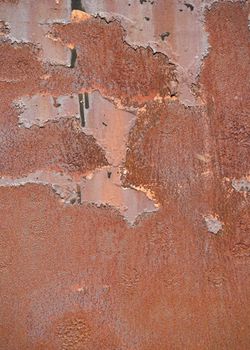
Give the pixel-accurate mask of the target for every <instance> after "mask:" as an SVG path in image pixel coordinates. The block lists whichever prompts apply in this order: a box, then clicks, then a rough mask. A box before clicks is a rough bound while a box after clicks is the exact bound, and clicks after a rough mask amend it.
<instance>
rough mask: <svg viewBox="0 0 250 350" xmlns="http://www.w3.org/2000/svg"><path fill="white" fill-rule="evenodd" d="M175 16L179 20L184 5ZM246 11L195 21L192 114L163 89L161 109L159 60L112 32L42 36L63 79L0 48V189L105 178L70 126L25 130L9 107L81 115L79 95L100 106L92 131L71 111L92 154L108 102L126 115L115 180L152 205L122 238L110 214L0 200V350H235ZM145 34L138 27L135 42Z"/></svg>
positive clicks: (24, 194) (31, 197)
mask: <svg viewBox="0 0 250 350" xmlns="http://www.w3.org/2000/svg"><path fill="white" fill-rule="evenodd" d="M108 2H109V1H108ZM141 2H142V3H145V1H141ZM0 3H1V1H0ZM59 3H60V1H59ZM74 3H75V6H76V2H74ZM77 3H78V7H79V2H77ZM129 3H130V2H127V1H126V2H124V6H129ZM193 3H194V5H195V4H196V2H195V1H194V2H192V4H193ZM181 4H182V5H181V6H180V9H183V8H186V9H187V11H189V12H190V13H189V12H188V13H189V15H191V13H192V10H191V9H190V5H191V3H190V4H189V3H186V5H185V4H184V2H181ZM188 5H189V7H187V6H188ZM11 6H12V5H11ZM69 6H70V4H69ZM141 7H142V9H143V8H144V6H141ZM14 9H15V5H14V4H13V11H14ZM248 10H249V5H248V3H247V2H246V1H239V2H237V1H235V2H234V3H233V2H231V1H220V2H218V3H216V4H214V5H213V6H212V7H211V9H210V10H209V11H206V14H205V19H204V25H205V30H206V31H207V32H208V34H209V43H210V51H209V54H208V56H207V57H206V58H205V59H204V60H203V64H202V66H201V71H200V76H199V79H198V80H199V82H198V83H197V85H196V86H194V90H195V92H196V95H197V98H199V99H200V101H202V104H200V105H199V107H190V108H186V107H185V106H183V105H182V104H181V103H180V100H179V98H178V86H177V94H176V95H175V96H169V87H170V86H171V83H170V82H171V81H172V79H173V80H175V75H173V68H174V67H172V66H171V65H169V61H168V58H167V57H165V56H164V55H159V54H155V55H153V54H152V50H151V49H150V48H148V49H143V48H139V49H136V50H135V49H133V48H131V47H130V46H129V45H127V44H126V43H125V42H124V41H123V35H124V32H123V30H122V28H121V26H120V25H119V24H118V23H117V22H111V23H106V21H105V20H101V19H100V18H92V17H90V18H89V19H87V20H85V21H83V22H80V23H78V24H76V23H68V24H67V25H62V24H60V25H57V26H56V27H54V28H53V29H52V28H51V30H52V32H53V34H54V35H57V38H58V39H59V41H60V40H62V42H64V44H66V43H67V44H74V45H75V47H76V51H77V59H76V64H75V67H72V68H69V67H62V66H51V65H49V64H44V63H42V62H41V61H40V60H39V59H38V57H39V56H38V52H37V48H34V46H33V45H31V44H29V45H27V44H24V43H21V44H11V43H10V42H4V43H1V45H0V60H1V62H2V63H1V65H0V88H1V94H0V141H1V147H0V176H1V177H3V176H4V177H8V178H9V177H13V179H17V178H19V177H21V176H26V175H27V174H29V173H32V174H34V173H36V172H38V171H44V172H45V171H46V174H47V173H50V172H51V174H54V175H55V172H60V173H61V174H62V175H64V176H66V175H67V176H68V175H69V176H71V177H72V179H73V180H72V181H74V178H77V177H78V176H84V175H86V174H88V175H87V176H88V178H89V179H90V180H91V179H93V178H94V176H93V174H94V172H95V171H96V169H99V168H101V170H100V171H104V170H105V171H106V168H104V166H106V167H109V166H112V165H107V160H106V157H105V151H104V149H102V147H101V146H100V145H98V142H97V141H98V140H96V139H95V138H94V137H93V136H88V135H86V134H85V133H84V127H82V126H81V125H80V120H79V119H77V118H76V117H75V116H72V118H70V119H63V118H60V119H59V120H54V121H52V120H50V121H49V122H47V123H45V125H44V127H42V128H40V127H38V126H36V125H35V126H34V125H33V126H32V127H31V128H30V129H28V128H25V127H24V126H19V125H18V114H19V109H18V108H20V106H15V105H14V104H13V102H14V101H16V100H19V98H22V97H23V96H27V95H28V96H35V95H39V94H45V95H48V96H52V97H57V96H64V95H70V94H73V93H75V94H76V93H77V94H82V97H81V98H80V100H81V99H83V100H84V98H85V95H84V92H86V91H85V88H88V90H92V89H99V90H100V92H101V93H102V94H103V96H104V97H108V98H109V99H110V101H112V100H115V102H116V106H115V105H113V107H114V108H110V111H111V112H112V115H111V116H110V115H109V116H108V117H107V118H105V119H104V116H103V114H102V113H104V112H103V110H102V111H100V110H99V109H97V111H95V106H96V105H95V104H94V102H93V105H91V108H89V107H88V106H87V104H88V103H87V102H86V101H84V112H86V107H87V109H88V108H89V110H91V113H90V114H89V115H90V116H92V115H93V116H94V117H95V118H97V121H98V122H99V121H100V122H101V123H100V124H101V125H102V128H103V129H102V130H104V131H103V134H101V136H100V139H102V138H101V137H105V136H107V134H105V127H106V126H105V123H106V122H110V121H112V122H113V123H114V125H115V127H114V130H119V131H120V134H122V130H120V129H119V128H120V127H121V122H120V120H118V119H117V124H116V123H115V108H118V107H117V106H120V102H122V104H123V108H125V109H126V108H127V109H129V108H130V109H131V106H133V105H134V106H137V107H138V106H139V107H140V108H138V109H134V110H133V113H135V115H136V120H135V126H134V127H133V128H132V129H131V130H130V134H129V137H128V142H127V151H126V159H125V163H124V164H123V163H122V162H121V164H120V168H121V169H120V170H121V174H122V176H121V180H122V181H123V185H124V186H130V187H132V188H133V189H134V190H136V191H142V192H143V193H145V195H146V194H147V196H148V198H154V199H155V200H156V201H157V203H158V204H159V207H158V210H157V211H156V212H148V213H144V214H143V215H141V216H140V217H138V219H137V221H136V223H135V224H134V225H133V226H131V225H128V223H127V222H126V220H125V219H124V217H123V216H122V215H121V214H120V212H119V211H118V210H117V208H116V207H113V206H111V205H99V206H97V205H95V204H93V203H85V204H81V205H80V204H79V203H75V204H74V205H70V204H67V203H65V202H64V201H63V200H60V199H59V198H58V196H57V195H56V194H55V192H53V191H52V188H51V186H49V184H48V182H46V184H41V183H32V184H30V183H26V184H25V185H23V186H16V187H15V186H11V185H9V184H8V185H6V186H4V185H1V186H0V199H1V200H0V218H1V220H0V279H1V283H0V349H1V350H2V349H3V350H14V349H18V350H19V349H20V350H24V349H25V350H61V349H65V350H71V349H72V350H73V349H74V350H118V349H119V350H167V349H177V350H179V349H180V350H182V349H187V350H196V349H201V350H203V349H204V350H214V349H222V350H224V349H225V350H228V349H230V350H231V349H233V350H245V349H248V348H249V344H250V333H249V327H250V316H249V312H248V305H249V304H250V299H249V295H250V276H249V261H250V260H249V259H250V239H249V230H250V220H249V205H250V201H249V192H248V188H247V185H248V182H247V181H249V180H248V179H249V164H250V159H249V122H248V118H247V116H248V115H249V101H248V99H247V96H248V95H249V81H250V79H249V31H248V19H247V14H248ZM162 15H164V13H163V14H162ZM85 17H86V16H85ZM184 18H185V14H184ZM0 20H1V4H0ZM69 21H70V19H69ZM156 21H157V18H156V19H154V21H153V20H152V21H147V22H148V23H149V24H148V25H151V26H152V27H151V28H150V30H153V29H154V26H157V23H156ZM31 29H32V26H31ZM172 40H173V42H175V41H174V40H175V39H174V38H172ZM176 44H178V43H177V42H176ZM18 63H20V65H19V64H18ZM88 92H90V91H88ZM110 101H109V103H111V102H110ZM89 102H90V103H92V100H91V98H90V99H89ZM106 110H107V109H106ZM95 113H97V114H95ZM98 113H100V118H102V117H103V119H100V120H99V119H98ZM120 113H121V111H119V113H117V115H119V114H120ZM124 113H125V114H126V113H127V112H124ZM86 116H87V114H85V117H86ZM124 119H125V118H124ZM86 120H87V119H86ZM86 120H85V121H86ZM87 121H88V120H87ZM103 121H104V124H103V123H102V122H103ZM87 125H88V123H87ZM98 125H99V124H98ZM116 135H117V133H115V132H114V135H113V137H114V138H115V137H116ZM111 144H112V142H111ZM111 158H112V157H111ZM111 158H110V159H111ZM52 172H53V173H52ZM57 175H58V174H57V173H56V176H57ZM56 176H55V177H56ZM109 176H110V177H111V176H112V174H109V173H108V171H107V178H106V177H105V181H106V182H108V180H109ZM1 183H3V184H4V178H1ZM114 186H120V184H114ZM106 188H108V187H103V186H99V187H98V188H95V187H94V188H93V194H94V195H95V196H97V197H98V195H99V193H100V194H103V196H105V195H106V194H105V193H103V192H102V191H105V189H106ZM83 194H84V193H83ZM114 199H115V200H117V198H114ZM118 199H119V200H120V199H121V198H118ZM137 204H138V203H137V202H136V201H135V202H131V203H129V205H131V207H132V208H133V206H134V207H136V205H137ZM218 228H219V229H218ZM217 229H218V230H217Z"/></svg>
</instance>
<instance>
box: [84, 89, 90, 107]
mask: <svg viewBox="0 0 250 350" xmlns="http://www.w3.org/2000/svg"><path fill="white" fill-rule="evenodd" d="M84 105H85V108H86V109H89V94H88V93H87V92H85V93H84Z"/></svg>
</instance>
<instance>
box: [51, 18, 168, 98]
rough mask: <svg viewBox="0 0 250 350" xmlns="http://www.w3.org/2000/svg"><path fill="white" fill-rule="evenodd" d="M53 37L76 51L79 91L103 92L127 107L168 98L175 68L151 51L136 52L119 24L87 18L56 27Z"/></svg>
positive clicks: (142, 49) (163, 57)
mask: <svg viewBox="0 0 250 350" xmlns="http://www.w3.org/2000/svg"><path fill="white" fill-rule="evenodd" d="M53 36H54V37H55V38H58V39H60V40H62V41H63V42H64V43H65V44H66V45H69V46H73V47H75V48H76V50H77V53H78V59H77V67H76V71H77V72H78V75H79V76H80V78H79V82H78V84H79V88H80V87H81V86H82V87H85V88H87V89H99V90H101V91H102V93H103V94H104V95H106V96H113V97H116V98H119V99H121V100H122V102H123V103H124V104H125V105H130V104H131V103H135V104H136V103H137V104H141V103H143V102H145V101H147V100H149V99H152V98H154V96H156V95H157V94H160V95H163V96H165V95H168V94H169V90H170V82H171V81H175V72H174V69H175V66H174V65H173V64H171V63H170V62H169V60H168V58H167V57H166V56H165V55H163V54H159V53H157V54H154V53H153V50H152V49H150V48H147V49H144V48H137V49H134V48H132V47H131V46H129V45H128V44H127V43H126V42H125V41H124V31H123V29H122V27H121V26H120V25H119V23H118V22H116V21H113V22H110V23H106V22H105V20H103V19H101V18H98V17H97V18H91V17H90V18H87V19H85V20H84V21H81V22H77V23H74V22H73V23H70V24H67V25H55V26H54V31H53Z"/></svg>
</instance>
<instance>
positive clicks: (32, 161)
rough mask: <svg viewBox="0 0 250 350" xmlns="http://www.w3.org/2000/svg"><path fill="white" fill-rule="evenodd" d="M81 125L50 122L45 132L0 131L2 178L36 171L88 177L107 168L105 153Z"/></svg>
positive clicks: (41, 129) (21, 129) (34, 129)
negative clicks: (95, 170) (101, 167)
mask: <svg viewBox="0 0 250 350" xmlns="http://www.w3.org/2000/svg"><path fill="white" fill-rule="evenodd" d="M78 124H79V122H76V121H72V120H69V121H67V120H66V121H63V120H60V121H59V122H58V123H53V122H48V123H47V124H46V125H45V126H44V127H43V128H39V127H36V126H34V127H32V128H31V129H29V130H27V129H25V128H16V127H13V128H12V129H11V131H10V128H9V125H8V127H7V128H4V127H2V128H1V130H0V135H1V140H2V147H1V149H0V159H1V160H0V174H1V176H8V177H13V178H15V177H17V178H18V177H22V176H24V175H28V174H29V173H32V172H35V171H36V170H52V171H53V170H54V171H65V172H66V173H78V174H84V173H86V172H88V171H90V170H94V169H95V168H96V167H98V166H102V165H107V161H106V159H105V155H104V151H103V150H102V149H100V147H99V146H98V145H97V144H96V143H95V140H94V139H93V137H91V136H87V135H85V134H83V133H81V132H80V131H79V126H78Z"/></svg>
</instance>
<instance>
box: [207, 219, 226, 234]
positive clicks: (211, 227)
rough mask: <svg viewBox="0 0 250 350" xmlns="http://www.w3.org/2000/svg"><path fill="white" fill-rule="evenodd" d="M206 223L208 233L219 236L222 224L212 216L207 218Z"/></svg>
mask: <svg viewBox="0 0 250 350" xmlns="http://www.w3.org/2000/svg"><path fill="white" fill-rule="evenodd" d="M205 222H206V225H207V229H208V231H209V232H211V233H214V234H217V233H218V232H219V231H220V230H222V223H221V222H220V221H219V220H218V219H217V218H216V217H214V216H212V215H209V216H205Z"/></svg>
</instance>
